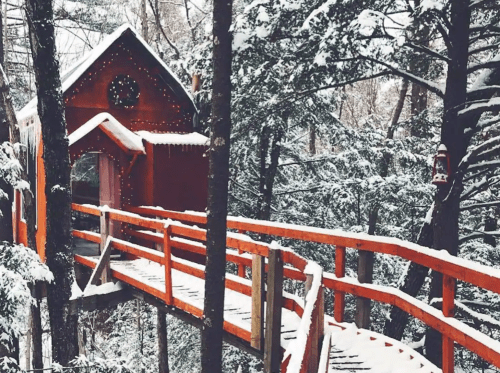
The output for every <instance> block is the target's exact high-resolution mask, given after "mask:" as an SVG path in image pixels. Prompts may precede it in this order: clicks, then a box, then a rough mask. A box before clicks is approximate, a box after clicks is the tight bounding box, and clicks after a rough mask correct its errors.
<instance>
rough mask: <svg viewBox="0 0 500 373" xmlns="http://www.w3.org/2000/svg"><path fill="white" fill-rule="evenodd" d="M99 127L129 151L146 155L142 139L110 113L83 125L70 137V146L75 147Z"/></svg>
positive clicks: (98, 116)
mask: <svg viewBox="0 0 500 373" xmlns="http://www.w3.org/2000/svg"><path fill="white" fill-rule="evenodd" d="M99 126H102V127H103V128H105V129H106V130H108V131H109V132H111V133H112V134H113V135H114V136H115V137H116V138H117V140H118V141H119V142H120V143H121V144H122V145H123V146H125V147H126V148H127V149H130V150H131V151H133V152H139V153H142V154H146V150H145V149H144V145H143V144H142V138H141V137H140V136H138V135H136V134H135V133H133V132H132V131H130V130H129V129H128V128H127V127H125V126H124V125H123V124H121V123H120V122H118V120H116V119H115V117H113V116H112V115H111V114H109V113H100V114H97V115H96V116H95V117H93V118H92V119H90V120H89V121H88V122H86V123H85V124H83V125H81V126H80V127H79V128H78V129H77V130H75V131H74V132H73V133H71V135H69V136H68V140H69V145H70V146H71V145H73V144H74V143H76V142H77V141H78V140H80V139H82V138H83V137H85V136H86V135H87V134H89V133H90V132H91V131H92V130H94V129H95V128H97V127H99Z"/></svg>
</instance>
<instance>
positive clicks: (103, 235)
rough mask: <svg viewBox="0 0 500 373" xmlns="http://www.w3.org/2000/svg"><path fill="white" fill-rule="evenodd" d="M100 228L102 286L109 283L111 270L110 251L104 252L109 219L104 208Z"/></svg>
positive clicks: (107, 212)
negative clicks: (102, 264)
mask: <svg viewBox="0 0 500 373" xmlns="http://www.w3.org/2000/svg"><path fill="white" fill-rule="evenodd" d="M100 226H101V245H100V252H101V255H102V254H103V253H104V257H103V258H102V259H103V261H104V263H105V265H104V269H103V270H102V275H101V283H103V284H104V283H106V282H109V281H111V269H110V265H109V260H110V257H111V249H108V250H106V242H107V241H108V237H109V226H110V219H109V210H108V209H107V208H106V207H104V208H102V209H101V217H100Z"/></svg>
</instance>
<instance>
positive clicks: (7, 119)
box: [0, 3, 19, 242]
mask: <svg viewBox="0 0 500 373" xmlns="http://www.w3.org/2000/svg"><path fill="white" fill-rule="evenodd" d="M0 7H1V3H0ZM1 18H2V17H0V19H1ZM0 30H1V29H0ZM1 40H3V39H2V37H1V35H0V44H1V45H2V48H1V52H2V54H3V44H2V43H1ZM0 70H1V71H0V92H2V97H1V98H2V99H1V100H0V144H2V143H4V142H5V141H10V135H9V132H10V129H11V128H13V127H14V126H15V125H16V123H17V121H16V116H15V113H14V109H13V106H12V100H11V98H10V96H9V85H8V82H7V77H6V76H5V73H4V70H3V68H2V67H1V66H0ZM9 104H10V105H9ZM18 133H19V131H18ZM18 141H19V140H18ZM0 190H2V191H3V192H4V193H5V194H6V195H7V196H6V198H0V241H7V242H14V237H13V229H12V200H13V198H14V190H13V188H12V186H11V185H10V184H9V183H7V181H5V180H3V179H2V178H0Z"/></svg>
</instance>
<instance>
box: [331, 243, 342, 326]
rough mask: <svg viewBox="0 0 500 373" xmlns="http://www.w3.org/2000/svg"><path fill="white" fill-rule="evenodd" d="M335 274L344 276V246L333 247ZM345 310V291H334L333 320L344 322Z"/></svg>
mask: <svg viewBox="0 0 500 373" xmlns="http://www.w3.org/2000/svg"><path fill="white" fill-rule="evenodd" d="M335 276H337V277H338V278H342V277H345V247H343V246H337V247H336V248H335ZM344 310H345V293H343V292H341V291H338V290H336V291H335V303H334V308H333V316H334V317H335V321H337V322H344Z"/></svg>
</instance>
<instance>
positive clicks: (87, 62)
mask: <svg viewBox="0 0 500 373" xmlns="http://www.w3.org/2000/svg"><path fill="white" fill-rule="evenodd" d="M126 32H130V33H131V34H132V35H133V36H134V37H135V39H136V40H137V41H139V43H141V44H142V45H143V46H144V48H146V50H147V51H148V52H149V53H150V54H151V56H153V57H154V59H155V60H156V62H158V64H159V65H160V66H161V67H162V68H163V69H164V71H165V72H166V73H167V74H168V75H169V78H171V79H168V81H171V82H172V83H174V86H171V87H170V88H172V90H174V92H175V93H181V94H185V95H186V97H187V98H188V99H189V100H190V101H191V104H192V106H193V108H194V110H196V106H195V104H194V101H193V97H192V96H191V94H190V93H189V91H188V90H187V89H186V87H184V85H183V84H182V83H181V81H180V80H179V79H178V78H177V76H176V75H175V74H174V73H173V72H172V71H171V70H170V69H169V68H168V66H167V65H166V64H165V62H163V60H162V59H161V58H160V56H158V55H157V54H156V52H155V51H154V50H153V49H152V48H151V47H150V46H149V45H148V43H146V41H145V40H144V39H143V38H142V37H141V36H140V35H139V33H138V32H137V31H136V30H135V29H134V28H133V27H132V26H131V25H129V24H124V25H122V26H120V27H119V28H117V29H116V30H115V31H114V32H113V33H112V34H110V35H108V36H107V37H106V38H105V39H104V40H103V41H102V42H101V43H100V44H98V45H97V46H96V47H95V48H94V49H92V50H91V51H90V52H89V53H87V54H86V55H85V56H84V57H83V58H82V59H80V60H79V61H77V62H76V63H75V64H73V65H72V66H71V67H70V68H69V69H67V70H66V71H65V72H64V73H63V74H61V85H62V91H63V93H64V92H66V90H68V89H69V88H70V87H71V86H72V85H73V84H74V83H75V82H76V81H77V80H78V79H79V78H80V77H81V76H82V75H83V74H84V73H85V72H86V71H87V70H88V69H89V68H90V67H91V66H92V64H93V63H94V62H95V61H96V60H97V59H98V58H99V57H100V56H102V55H103V54H104V53H105V52H106V51H107V50H108V48H109V47H110V46H111V45H113V43H114V42H115V41H117V40H118V39H119V38H120V37H121V36H122V35H123V34H125V33H126ZM167 84H168V83H167ZM36 110H37V99H36V97H35V98H34V99H32V100H31V101H30V102H29V103H28V104H26V106H25V107H23V108H22V109H21V110H20V111H19V112H18V113H17V119H18V120H22V119H25V118H27V117H29V116H31V115H33V114H36Z"/></svg>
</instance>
